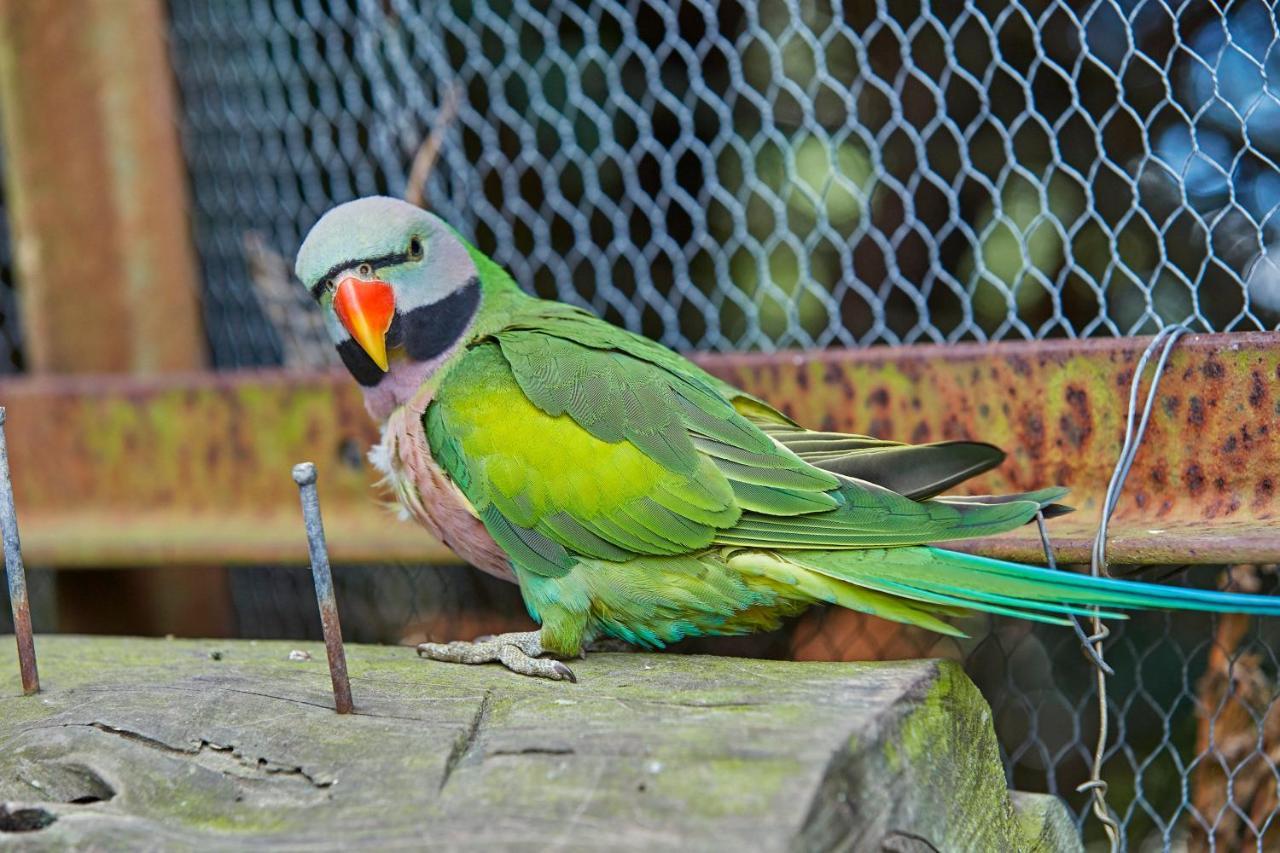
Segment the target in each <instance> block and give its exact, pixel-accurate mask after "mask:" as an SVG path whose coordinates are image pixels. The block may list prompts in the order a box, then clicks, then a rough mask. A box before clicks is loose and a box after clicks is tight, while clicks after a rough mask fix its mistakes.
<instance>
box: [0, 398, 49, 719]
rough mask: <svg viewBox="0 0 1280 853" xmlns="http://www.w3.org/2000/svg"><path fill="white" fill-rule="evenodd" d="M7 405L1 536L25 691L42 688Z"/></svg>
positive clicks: (0, 469) (0, 465)
mask: <svg viewBox="0 0 1280 853" xmlns="http://www.w3.org/2000/svg"><path fill="white" fill-rule="evenodd" d="M4 419H5V409H4V406H0V540H2V541H3V542H4V568H5V574H6V575H8V577H9V605H10V606H11V607H12V608H13V633H14V636H15V637H16V638H17V640H18V669H19V670H20V671H21V672H22V692H23V693H25V694H26V695H27V696H30V695H32V694H33V693H39V692H40V673H39V672H38V671H37V669H36V644H35V640H34V639H33V638H32V636H31V601H30V600H29V599H28V598H27V572H26V569H25V568H23V566H22V544H21V543H20V542H19V541H18V515H17V512H16V511H15V510H14V507H13V483H12V482H10V480H9V447H8V444H7V443H6V442H5V438H4Z"/></svg>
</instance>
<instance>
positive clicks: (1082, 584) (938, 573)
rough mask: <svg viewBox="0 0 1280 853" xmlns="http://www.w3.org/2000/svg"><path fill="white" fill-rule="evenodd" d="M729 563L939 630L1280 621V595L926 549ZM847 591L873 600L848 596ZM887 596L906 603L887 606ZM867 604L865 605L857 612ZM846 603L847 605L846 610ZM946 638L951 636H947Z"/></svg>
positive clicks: (749, 555)
mask: <svg viewBox="0 0 1280 853" xmlns="http://www.w3.org/2000/svg"><path fill="white" fill-rule="evenodd" d="M730 564H731V565H735V566H743V567H744V568H747V569H748V570H749V571H751V572H752V573H755V574H767V575H769V576H771V577H774V578H777V579H784V578H792V577H796V576H800V577H805V578H810V580H809V581H808V582H809V585H810V587H811V588H812V586H813V582H812V579H811V578H812V576H813V575H819V576H821V577H822V578H825V579H826V580H827V581H829V582H830V590H831V592H830V594H829V595H822V596H818V597H819V598H820V599H821V600H827V601H832V602H834V603H837V604H841V605H843V606H845V607H852V608H853V609H857V610H862V611H864V612H868V613H873V614H875V615H879V616H884V617H886V618H889V619H893V620H895V621H899V622H906V623H908V624H914V625H919V626H921V627H927V628H930V629H931V630H935V631H936V630H939V629H938V627H937V624H936V621H937V620H936V619H921V618H919V617H920V616H921V615H922V614H923V613H929V614H931V615H934V616H949V615H955V614H957V613H960V612H965V611H981V612H986V613H994V614H999V615H1004V616H1015V617H1018V618H1021V619H1029V620H1032V621H1036V622H1047V623H1051V624H1060V625H1069V624H1071V622H1070V620H1071V617H1073V616H1090V615H1093V613H1094V609H1095V608H1097V609H1099V610H1100V615H1101V616H1102V617H1103V618H1109V619H1123V618H1125V616H1124V613H1123V612H1122V611H1126V610H1198V611H1209V612H1218V613H1248V614H1253V615H1258V616H1280V596H1267V595H1246V594H1242V593H1231V592H1219V591H1215V590H1201V589H1187V588H1184V587H1174V586H1166V585H1163V584H1154V583H1143V582H1140V581H1129V580H1118V579H1115V578H1095V577H1092V576H1090V575H1083V574H1077V573H1075V572H1070V571H1062V570H1054V569H1045V568H1040V567H1038V566H1028V565H1023V564H1020V563H1010V562H1006V561H1004V560H995V559H992V558H990V557H979V556H975V555H972V554H962V553H960V552H958V551H948V550H945V549H942V548H933V547H927V546H919V547H907V548H877V549H867V550H849V551H801V550H797V551H785V552H764V551H756V552H737V553H736V554H734V555H732V556H731V557H730ZM849 587H852V588H854V589H856V590H857V591H865V592H869V593H872V594H873V595H874V598H870V597H867V596H859V595H852V594H851V592H853V590H850V589H849ZM886 598H892V599H897V600H899V601H900V602H902V604H904V605H907V606H905V607H901V608H897V607H895V608H886V607H884V606H882V605H881V603H882V602H883V601H884V600H885V599H886ZM862 601H866V602H867V603H868V604H869V605H870V606H858V605H859V603H860V602H862ZM850 602H853V603H852V604H851V603H850ZM946 633H956V632H955V631H947V632H946Z"/></svg>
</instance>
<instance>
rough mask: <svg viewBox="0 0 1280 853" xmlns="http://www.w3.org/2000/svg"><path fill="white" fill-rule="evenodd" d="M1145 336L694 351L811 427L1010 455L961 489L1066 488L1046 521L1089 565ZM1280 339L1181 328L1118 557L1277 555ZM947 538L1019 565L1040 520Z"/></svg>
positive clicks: (1137, 467)
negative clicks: (1058, 514) (976, 444)
mask: <svg viewBox="0 0 1280 853" xmlns="http://www.w3.org/2000/svg"><path fill="white" fill-rule="evenodd" d="M1150 340H1151V339H1150V338H1122V339H1106V338H1096V339H1088V340H1053V341H1034V342H1018V343H1000V344H948V345H942V346H934V345H929V346H912V347H875V348H870V349H865V350H856V351H848V350H826V351H820V352H807V353H783V354H778V355H763V354H739V355H723V356H722V355H715V356H708V357H706V358H703V359H702V360H701V361H702V364H703V365H704V366H705V367H706V368H707V369H709V370H710V371H711V372H713V373H715V374H717V375H719V376H721V377H722V378H724V379H726V380H728V381H730V382H733V383H734V384H737V385H739V386H740V387H742V388H746V389H748V390H750V391H752V392H753V393H755V394H757V395H758V396H760V397H762V398H763V399H765V400H768V401H769V402H771V403H773V404H775V405H778V406H780V407H781V408H782V409H783V410H784V411H786V412H787V413H788V414H789V415H791V416H792V417H794V418H795V419H796V420H798V421H800V422H801V423H803V424H805V425H806V426H812V427H817V428H822V429H832V430H840V431H847V432H861V433H868V434H871V435H876V436H880V437H884V438H891V439H897V440H901V441H912V442H926V441H941V440H948V439H978V440H983V441H989V442H991V443H992V444H996V445H998V446H1000V447H1003V448H1005V449H1006V450H1007V451H1009V459H1008V461H1006V463H1005V464H1004V465H1002V466H1001V467H1000V468H998V469H996V470H995V471H992V472H990V473H989V474H986V475H984V476H983V477H981V478H979V479H977V480H974V481H973V482H972V483H971V484H966V488H965V489H964V491H966V492H972V493H977V492H1002V491H1015V490H1024V489H1033V488H1038V487H1040V486H1044V485H1049V484H1062V485H1065V486H1070V487H1071V489H1072V495H1071V498H1070V503H1072V504H1073V505H1074V506H1076V507H1077V509H1078V512H1076V513H1073V514H1072V515H1068V516H1064V517H1062V518H1056V519H1054V520H1052V521H1050V522H1049V530H1050V533H1051V534H1052V536H1053V544H1054V548H1055V550H1056V552H1057V555H1058V559H1059V560H1060V561H1061V562H1066V563H1087V562H1088V561H1089V554H1090V551H1091V547H1092V539H1093V534H1094V532H1095V531H1096V529H1097V525H1098V520H1099V514H1100V512H1101V508H1102V502H1103V498H1104V496H1105V494H1106V485H1107V481H1108V479H1109V478H1110V476H1111V473H1112V466H1114V464H1115V461H1116V459H1117V457H1118V456H1119V453H1120V447H1121V443H1122V440H1123V435H1124V417H1125V401H1126V397H1127V393H1128V387H1129V383H1130V382H1131V380H1132V377H1133V370H1134V368H1135V367H1136V365H1137V362H1138V359H1139V358H1140V357H1141V355H1142V352H1143V350H1144V349H1145V348H1146V346H1147V344H1148V343H1149V342H1150ZM1277 429H1280V334H1277V333H1274V332H1248V333H1236V334H1216V335H1187V336H1185V337H1183V338H1182V339H1181V340H1180V341H1179V342H1178V346H1177V349H1176V350H1175V351H1174V353H1173V356H1172V358H1171V359H1170V361H1169V365H1168V368H1167V370H1166V371H1165V376H1164V378H1163V379H1162V380H1161V383H1160V388H1159V394H1158V396H1157V398H1156V407H1155V411H1154V414H1153V415H1152V418H1151V422H1150V424H1149V427H1148V431H1147V436H1146V438H1145V440H1144V442H1143V446H1142V448H1141V450H1140V451H1139V453H1138V456H1137V459H1136V462H1135V464H1134V466H1133V468H1132V470H1131V472H1130V475H1129V479H1128V485H1127V486H1126V490H1125V494H1124V496H1123V497H1122V499H1121V501H1120V503H1119V505H1118V508H1117V511H1116V514H1115V516H1114V519H1113V521H1112V522H1111V525H1110V532H1109V536H1108V542H1109V544H1108V549H1107V553H1108V557H1109V559H1110V561H1111V562H1112V563H1116V564H1171V563H1240V562H1273V561H1275V560H1277V559H1280V527H1278V526H1277V524H1276V521H1277V519H1278V518H1280V494H1278V489H1277V487H1278V486H1280V440H1278V438H1280V437H1278V436H1277V435H1276V434H1275V431H1276V430H1277ZM948 547H958V548H964V549H966V550H972V551H975V552H980V553H984V554H990V555H992V556H998V557H1005V558H1009V559H1016V560H1029V561H1034V560H1036V559H1037V558H1038V557H1039V555H1040V552H1041V548H1040V541H1039V536H1038V535H1037V533H1036V531H1035V528H1034V526H1029V527H1027V528H1025V529H1023V530H1020V531H1015V532H1013V533H1009V534H1005V535H1003V536H999V537H993V538H988V539H981V540H971V541H970V542H968V543H955V544H951V545H948Z"/></svg>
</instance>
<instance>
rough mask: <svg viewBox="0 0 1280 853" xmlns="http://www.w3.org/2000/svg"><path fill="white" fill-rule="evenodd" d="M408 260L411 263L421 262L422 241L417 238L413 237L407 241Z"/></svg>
mask: <svg viewBox="0 0 1280 853" xmlns="http://www.w3.org/2000/svg"><path fill="white" fill-rule="evenodd" d="M409 260H411V261H420V260H422V241H421V240H419V239H418V238H417V237H414V238H413V239H412V240H410V241H409Z"/></svg>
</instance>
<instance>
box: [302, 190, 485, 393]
mask: <svg viewBox="0 0 1280 853" xmlns="http://www.w3.org/2000/svg"><path fill="white" fill-rule="evenodd" d="M294 271H295V273H296V274H297V276H298V278H299V279H300V280H301V281H302V283H303V284H304V285H305V286H306V287H307V289H308V290H310V291H311V295H312V296H313V297H315V299H316V301H317V302H319V303H320V307H321V309H322V310H323V311H324V318H325V326H326V328H327V329H328V330H329V335H330V337H331V338H332V339H333V342H334V345H335V346H336V347H337V349H338V354H339V355H340V356H341V357H342V361H343V363H344V364H346V366H347V369H348V370H350V371H351V374H352V375H353V376H354V377H355V378H356V381H358V382H359V383H360V384H361V385H364V386H376V385H378V384H379V383H380V382H381V381H382V379H383V376H384V374H386V373H387V372H388V371H389V370H390V369H391V365H392V363H393V362H395V361H397V360H401V359H407V360H410V361H413V362H430V361H431V360H433V359H436V358H438V357H440V356H442V355H444V354H445V353H447V352H449V351H450V350H451V349H452V348H453V346H454V344H456V343H457V342H458V341H459V340H460V339H461V338H462V337H463V336H464V335H465V334H466V333H467V330H468V329H469V328H470V327H471V324H472V321H473V320H474V318H475V316H476V313H477V311H478V310H479V307H480V301H481V292H480V279H479V276H478V274H477V269H476V264H475V261H474V260H473V259H472V257H471V253H470V252H469V251H468V249H467V246H466V244H465V243H464V242H463V241H462V239H461V238H460V237H458V235H457V234H456V233H455V232H454V231H453V229H451V228H450V227H449V226H448V225H446V224H445V223H444V222H443V221H442V220H441V219H440V218H438V217H436V216H433V215H432V214H430V213H428V212H427V211H425V210H422V209H421V208H419V207H415V206H414V205H411V204H409V203H407V202H404V201H400V200H399V199H394V198H385V197H381V196H374V197H370V198H362V199H357V200H355V201H351V202H347V203H346V204H342V205H339V206H337V207H335V208H333V209H332V210H330V211H329V212H328V213H326V214H325V215H324V216H322V217H321V218H320V220H319V221H318V222H316V224H315V225H314V226H312V228H311V231H310V232H309V233H308V234H307V237H306V239H305V240H304V241H303V243H302V247H301V248H300V249H299V250H298V260H297V263H296V265H295V266H294Z"/></svg>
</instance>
